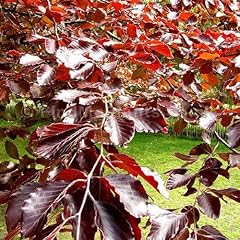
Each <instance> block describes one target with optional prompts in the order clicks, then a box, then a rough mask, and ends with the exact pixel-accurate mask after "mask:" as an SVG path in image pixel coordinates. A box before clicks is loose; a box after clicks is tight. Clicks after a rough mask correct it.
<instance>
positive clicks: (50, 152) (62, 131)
mask: <svg viewBox="0 0 240 240" xmlns="http://www.w3.org/2000/svg"><path fill="white" fill-rule="evenodd" d="M91 130H92V126H91V125H90V124H82V125H80V124H63V123H53V124H51V125H49V126H47V127H44V128H42V129H40V130H37V132H36V133H35V135H33V137H32V140H31V142H32V144H33V145H36V147H35V149H34V152H35V153H36V154H38V155H39V156H42V157H45V158H51V157H57V156H61V155H63V154H65V153H69V152H71V150H73V148H75V147H77V145H78V144H79V143H80V141H81V140H82V139H84V138H85V137H86V136H87V135H88V133H89V132H90V131H91Z"/></svg>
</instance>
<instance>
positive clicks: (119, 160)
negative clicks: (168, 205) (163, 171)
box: [109, 153, 169, 198]
mask: <svg viewBox="0 0 240 240" xmlns="http://www.w3.org/2000/svg"><path fill="white" fill-rule="evenodd" d="M109 156H110V159H111V163H112V164H113V165H114V166H115V167H118V168H121V169H123V170H125V171H127V172H128V173H129V174H132V175H133V176H135V177H137V176H141V177H142V178H143V179H145V180H146V181H147V182H148V183H149V184H150V185H151V186H153V187H154V188H155V189H156V190H157V191H158V192H160V193H161V194H162V195H163V197H165V198H168V197H169V193H168V192H167V190H166V188H165V186H164V181H163V180H162V178H161V176H160V175H159V174H158V173H157V172H155V171H153V170H151V169H149V168H147V167H140V166H139V165H138V164H137V162H136V161H135V160H134V159H133V158H131V157H129V156H128V155H125V154H115V153H113V154H109Z"/></svg>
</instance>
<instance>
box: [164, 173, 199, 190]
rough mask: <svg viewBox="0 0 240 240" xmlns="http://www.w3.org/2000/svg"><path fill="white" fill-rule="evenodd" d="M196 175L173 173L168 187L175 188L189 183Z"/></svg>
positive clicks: (168, 181)
mask: <svg viewBox="0 0 240 240" xmlns="http://www.w3.org/2000/svg"><path fill="white" fill-rule="evenodd" d="M194 178H195V177H194V176H193V175H182V174H171V175H170V176H169V178H168V180H167V184H166V187H167V189H169V190H171V189H175V188H178V187H182V186H184V185H187V184H188V183H189V182H190V181H191V180H192V179H194Z"/></svg>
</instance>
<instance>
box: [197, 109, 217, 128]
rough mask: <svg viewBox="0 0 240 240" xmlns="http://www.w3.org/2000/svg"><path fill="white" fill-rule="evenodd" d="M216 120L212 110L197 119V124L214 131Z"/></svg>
mask: <svg viewBox="0 0 240 240" xmlns="http://www.w3.org/2000/svg"><path fill="white" fill-rule="evenodd" d="M216 121H217V114H216V113H213V112H206V113H205V114H204V115H202V116H201V117H200V119H199V126H200V127H202V128H203V129H205V130H211V131H214V127H215V124H216Z"/></svg>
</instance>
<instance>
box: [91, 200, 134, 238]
mask: <svg viewBox="0 0 240 240" xmlns="http://www.w3.org/2000/svg"><path fill="white" fill-rule="evenodd" d="M94 208H95V211H96V215H97V217H96V224H97V226H98V229H99V230H100V232H101V234H102V235H103V239H106V240H113V239H114V240H133V239H134V236H133V233H132V230H131V225H130V223H129V222H128V221H127V219H126V217H125V216H124V214H123V213H122V212H120V210H118V209H117V208H116V207H115V206H113V205H112V204H109V203H106V202H102V201H94Z"/></svg>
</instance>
